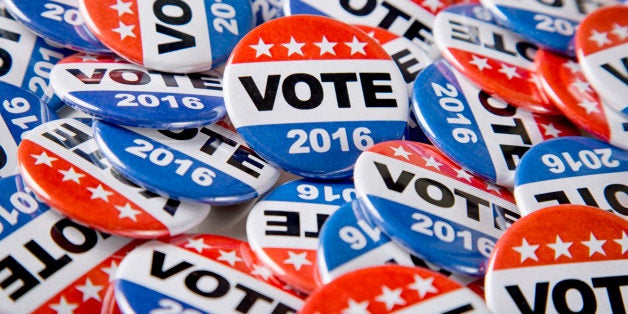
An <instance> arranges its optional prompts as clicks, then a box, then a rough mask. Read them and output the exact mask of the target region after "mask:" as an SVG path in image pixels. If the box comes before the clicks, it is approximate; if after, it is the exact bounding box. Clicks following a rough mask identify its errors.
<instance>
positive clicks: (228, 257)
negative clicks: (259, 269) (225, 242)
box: [216, 250, 242, 267]
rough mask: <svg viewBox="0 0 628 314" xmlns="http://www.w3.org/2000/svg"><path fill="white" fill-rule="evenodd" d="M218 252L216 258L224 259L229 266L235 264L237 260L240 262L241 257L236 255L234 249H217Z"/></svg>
mask: <svg viewBox="0 0 628 314" xmlns="http://www.w3.org/2000/svg"><path fill="white" fill-rule="evenodd" d="M218 252H220V256H219V257H218V258H216V259H217V260H219V261H225V262H227V263H229V265H230V266H231V267H233V266H235V264H236V263H237V262H241V261H242V259H241V258H239V257H238V255H237V252H236V251H229V252H227V251H223V250H218Z"/></svg>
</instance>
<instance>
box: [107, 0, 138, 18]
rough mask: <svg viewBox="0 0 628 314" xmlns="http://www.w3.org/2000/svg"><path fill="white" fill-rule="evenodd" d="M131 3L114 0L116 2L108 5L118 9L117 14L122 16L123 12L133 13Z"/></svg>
mask: <svg viewBox="0 0 628 314" xmlns="http://www.w3.org/2000/svg"><path fill="white" fill-rule="evenodd" d="M131 4H133V2H123V1H122V0H116V4H114V5H110V6H109V7H110V8H112V9H114V10H116V11H118V16H122V15H123V14H124V13H129V14H133V10H131Z"/></svg>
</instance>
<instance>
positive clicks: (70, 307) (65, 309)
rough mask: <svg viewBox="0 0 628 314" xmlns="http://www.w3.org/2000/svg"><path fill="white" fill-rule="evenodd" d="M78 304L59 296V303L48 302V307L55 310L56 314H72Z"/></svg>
mask: <svg viewBox="0 0 628 314" xmlns="http://www.w3.org/2000/svg"><path fill="white" fill-rule="evenodd" d="M78 306H79V305H78V304H76V303H68V301H67V300H66V299H65V297H61V300H59V303H56V304H50V308H51V309H53V310H54V311H55V312H57V314H72V313H74V310H76V308H77V307H78Z"/></svg>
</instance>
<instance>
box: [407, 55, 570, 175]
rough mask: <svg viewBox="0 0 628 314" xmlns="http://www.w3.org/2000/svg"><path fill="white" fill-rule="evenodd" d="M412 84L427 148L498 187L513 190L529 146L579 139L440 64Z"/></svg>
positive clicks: (553, 119)
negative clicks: (569, 137) (431, 145)
mask: <svg viewBox="0 0 628 314" xmlns="http://www.w3.org/2000/svg"><path fill="white" fill-rule="evenodd" d="M415 84H416V86H417V88H416V89H415V91H414V97H413V105H412V107H413V110H414V113H415V114H416V115H417V120H418V121H419V125H420V126H421V128H422V129H423V130H425V131H426V135H427V136H428V138H429V139H430V140H431V142H432V143H434V145H435V146H437V147H438V148H440V150H441V151H442V152H443V154H445V155H447V157H449V158H451V159H452V160H453V161H455V162H456V163H458V164H459V165H460V166H462V167H464V168H465V169H467V170H468V171H469V172H471V173H473V174H474V175H477V176H479V177H481V178H483V179H484V180H487V181H490V182H493V183H496V184H498V185H501V186H507V187H512V186H513V184H514V177H515V169H516V168H517V164H518V163H519V160H520V159H521V157H522V156H523V155H524V154H525V153H526V152H527V151H528V150H529V149H530V148H531V147H533V146H534V145H536V144H538V143H540V142H542V141H544V140H547V139H551V138H556V137H559V136H566V135H579V134H580V133H579V131H578V130H577V129H576V128H575V127H574V126H573V125H572V124H571V123H569V121H568V120H566V119H564V118H563V117H560V116H541V115H535V114H532V113H530V112H529V111H526V110H523V109H520V108H517V107H515V106H513V105H511V104H508V103H505V102H503V101H501V100H499V99H497V98H495V97H492V96H491V95H490V94H489V93H487V92H485V91H483V90H481V89H479V88H478V87H476V86H475V85H473V84H471V83H470V82H469V81H468V80H467V79H466V78H465V77H464V76H463V75H462V74H461V73H460V72H459V71H458V70H456V69H454V67H453V66H451V64H450V63H449V62H447V61H446V60H444V59H441V60H439V61H436V62H435V63H433V64H432V65H430V66H428V67H427V68H426V69H424V70H423V71H422V72H421V73H420V74H419V76H418V77H417V81H416V83H415Z"/></svg>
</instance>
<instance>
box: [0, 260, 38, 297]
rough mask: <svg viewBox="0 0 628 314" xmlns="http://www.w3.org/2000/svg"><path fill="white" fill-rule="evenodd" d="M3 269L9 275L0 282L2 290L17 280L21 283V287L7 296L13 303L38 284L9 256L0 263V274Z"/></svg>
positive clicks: (35, 279) (31, 275)
mask: <svg viewBox="0 0 628 314" xmlns="http://www.w3.org/2000/svg"><path fill="white" fill-rule="evenodd" d="M5 269H6V270H8V271H10V272H11V275H9V276H8V277H5V278H4V279H3V280H2V281H0V287H2V289H6V288H8V287H9V286H10V285H12V284H13V283H15V282H16V281H18V280H19V281H21V282H22V285H21V286H20V287H19V288H17V289H15V291H13V292H12V293H11V294H9V298H11V300H13V301H17V300H19V299H20V298H21V297H22V296H24V295H25V294H26V293H27V292H29V291H31V289H33V288H35V286H37V285H38V284H39V280H37V278H35V276H33V274H31V273H30V272H28V270H27V269H26V268H24V266H22V264H20V263H19V262H18V261H17V260H15V258H13V256H11V255H9V256H7V257H5V258H4V259H3V260H1V261H0V272H2V271H4V270H5Z"/></svg>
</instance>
